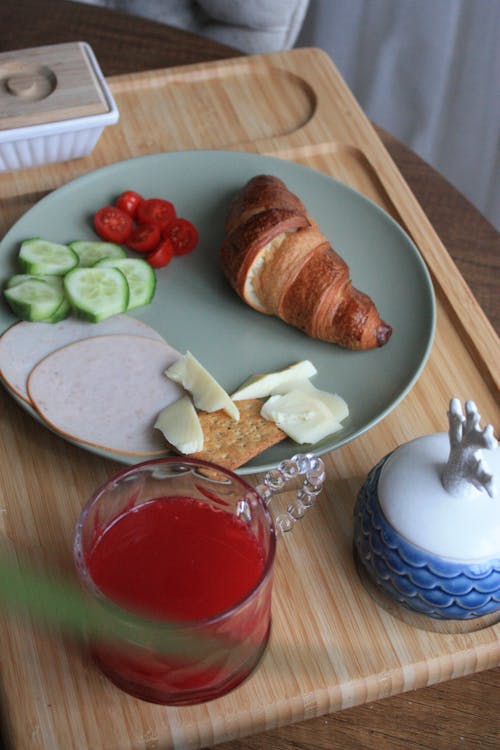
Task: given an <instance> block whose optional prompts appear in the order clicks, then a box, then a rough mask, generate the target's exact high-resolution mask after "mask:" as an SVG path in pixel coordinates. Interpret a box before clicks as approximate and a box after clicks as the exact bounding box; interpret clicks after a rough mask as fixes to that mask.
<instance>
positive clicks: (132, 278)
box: [94, 258, 156, 310]
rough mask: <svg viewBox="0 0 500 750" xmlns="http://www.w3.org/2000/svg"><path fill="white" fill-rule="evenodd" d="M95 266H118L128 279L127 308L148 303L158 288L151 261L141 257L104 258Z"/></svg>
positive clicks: (130, 308)
mask: <svg viewBox="0 0 500 750" xmlns="http://www.w3.org/2000/svg"><path fill="white" fill-rule="evenodd" d="M94 268H118V270H119V271H121V272H122V273H123V275H124V276H125V278H126V279H127V282H128V286H129V300H128V307H127V310H132V309H133V308H134V307H141V306H142V305H147V304H149V302H151V300H152V299H153V296H154V293H155V289H156V275H155V272H154V270H153V268H152V266H150V265H149V263H148V262H147V261H146V260H142V259H141V258H118V259H114V258H104V259H103V260H100V261H98V262H97V263H96V265H95V266H94Z"/></svg>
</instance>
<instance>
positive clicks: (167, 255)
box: [146, 240, 174, 268]
mask: <svg viewBox="0 0 500 750" xmlns="http://www.w3.org/2000/svg"><path fill="white" fill-rule="evenodd" d="M173 257H174V246H173V245H172V243H171V241H170V240H162V242H160V244H159V245H158V247H157V248H156V250H153V252H152V253H150V254H149V255H147V256H146V260H147V262H148V263H149V264H150V265H151V266H153V268H163V266H166V265H167V264H168V263H170V261H171V260H172V258H173Z"/></svg>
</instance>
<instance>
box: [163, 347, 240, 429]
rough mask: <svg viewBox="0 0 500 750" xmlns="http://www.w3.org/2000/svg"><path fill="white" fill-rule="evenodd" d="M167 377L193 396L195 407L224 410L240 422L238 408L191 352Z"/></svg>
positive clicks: (179, 361) (168, 370)
mask: <svg viewBox="0 0 500 750" xmlns="http://www.w3.org/2000/svg"><path fill="white" fill-rule="evenodd" d="M165 375H166V376H167V377H168V378H170V380H173V381H174V382H175V383H179V384H180V385H182V386H183V387H184V388H185V389H186V390H187V391H189V392H190V393H191V394H192V396H193V401H194V403H195V406H196V407H197V408H198V409H201V410H202V411H218V410H219V409H223V410H224V411H225V412H226V414H227V415H228V416H229V417H231V418H232V419H234V420H236V421H239V418H240V413H239V411H238V407H237V406H236V404H235V403H234V401H233V400H232V399H231V398H230V396H229V395H228V394H227V393H226V391H225V390H224V389H223V388H222V386H221V385H219V383H218V382H217V381H216V380H215V378H214V377H212V375H210V373H209V372H208V370H206V369H205V368H204V367H203V365H202V364H200V362H198V360H197V359H196V357H194V356H193V355H192V354H191V352H186V354H185V355H184V356H183V357H180V359H178V360H177V361H176V362H174V364H173V365H171V366H170V367H169V368H168V369H167V370H165Z"/></svg>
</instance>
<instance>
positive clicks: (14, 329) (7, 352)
mask: <svg viewBox="0 0 500 750" xmlns="http://www.w3.org/2000/svg"><path fill="white" fill-rule="evenodd" d="M113 333H123V334H131V335H136V336H147V337H148V338H152V339H156V340H158V341H163V338H162V337H161V336H160V334H159V333H157V332H156V331H155V330H154V328H151V327H150V326H148V325H147V324H146V323H143V322H142V321H140V320H137V318H133V317H131V316H130V315H113V316H112V317H110V318H106V319H105V320H102V321H100V322H99V323H88V322H87V321H83V320H78V318H66V320H62V321H61V322H60V323H30V322H27V321H21V322H20V323H15V324H14V325H13V326H11V327H10V328H8V329H7V330H6V331H5V333H4V334H3V336H2V337H1V338H0V376H1V377H2V379H3V380H4V381H5V383H6V385H7V386H8V387H9V388H10V390H11V391H13V392H14V393H15V394H16V395H17V396H19V398H22V399H23V400H24V401H26V402H28V403H29V397H28V393H27V390H26V381H27V380H28V376H29V374H30V372H31V370H32V369H33V367H34V366H35V365H36V364H37V363H38V362H39V361H40V360H41V359H43V358H44V357H46V356H47V355H48V354H50V353H51V352H53V351H55V350H56V349H59V348H61V347H62V346H66V345H67V344H70V343H71V342H73V341H79V340H81V339H84V338H90V337H94V336H104V335H108V334H113Z"/></svg>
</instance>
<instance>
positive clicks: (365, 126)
mask: <svg viewBox="0 0 500 750" xmlns="http://www.w3.org/2000/svg"><path fill="white" fill-rule="evenodd" d="M108 83H109V84H110V88H111V90H112V93H113V95H114V97H115V99H116V102H117V105H118V108H119V110H120V121H119V123H118V124H117V125H115V126H113V127H108V128H107V129H106V130H105V131H104V134H103V136H102V137H101V139H100V141H99V142H98V144H97V146H96V148H95V150H94V151H93V153H92V154H91V155H90V156H89V157H87V158H85V159H83V160H79V161H72V162H66V163H62V164H55V165H51V166H46V167H42V168H34V169H29V170H24V171H19V172H15V173H11V174H8V175H7V176H6V177H4V178H3V181H2V183H1V184H0V194H1V202H2V215H1V217H0V229H1V230H2V231H3V232H4V231H6V230H7V228H8V227H9V226H10V225H11V224H12V223H13V222H14V221H15V220H16V219H17V218H19V217H20V216H21V215H22V214H23V213H24V212H25V211H26V210H27V209H28V208H29V207H30V206H32V205H33V204H34V203H35V202H36V201H37V200H39V199H40V198H41V197H43V196H44V195H45V194H46V193H47V192H49V191H51V190H53V189H55V188H57V187H59V186H60V185H62V184H64V183H66V182H68V181H69V180H71V179H73V178H74V177H76V176H78V175H80V174H83V173H85V172H87V171H89V170H91V169H94V168H96V167H99V166H102V165H104V164H108V163H111V162H114V161H119V160H122V159H125V158H128V157H131V156H138V155H143V154H147V153H154V152H158V151H176V150H183V149H201V148H210V149H214V148H215V149H218V148H220V149H225V150H228V149H232V150H239V151H255V152H259V153H265V154H270V155H273V156H278V157H281V158H283V159H288V160H292V161H296V162H300V163H301V164H305V165H308V166H310V167H313V168H314V169H318V170H320V171H323V172H325V173H327V174H329V175H331V176H333V177H335V178H337V179H340V180H342V181H343V182H345V183H347V184H349V185H351V186H352V187H354V188H356V189H357V190H358V191H360V192H361V193H364V194H365V195H366V196H367V197H369V198H371V199H372V200H373V201H375V202H376V203H378V204H379V205H380V206H382V207H383V208H384V209H385V210H386V211H388V212H389V213H390V214H391V215H392V216H393V217H394V218H395V219H396V220H397V221H398V222H399V223H400V224H401V225H402V226H403V227H404V229H405V230H406V231H407V232H408V233H409V234H410V235H411V237H412V238H413V240H414V242H415V243H416V245H417V246H418V248H419V249H420V251H421V253H422V256H423V257H424V259H425V261H426V262H427V264H428V267H429V270H430V272H431V275H432V278H433V282H434V285H435V290H436V296H437V308H438V317H437V331H436V338H435V343H434V347H433V351H432V353H431V356H430V358H429V361H428V363H427V365H426V367H425V369H424V372H423V374H422V375H421V377H420V379H419V381H418V382H417V384H416V385H415V386H414V388H413V389H412V391H411V392H410V393H409V394H408V395H407V396H406V397H405V399H404V400H403V401H402V402H401V403H400V404H399V406H398V407H397V408H396V409H395V410H394V411H393V412H392V413H391V414H390V415H389V416H388V417H386V418H385V419H384V420H383V421H382V422H381V423H380V424H378V425H377V426H376V427H374V428H373V429H371V430H370V431H368V432H367V433H365V434H364V435H362V436H361V437H359V438H358V439H356V440H355V441H353V442H352V443H350V444H348V445H347V446H344V447H342V448H340V449H338V450H336V451H334V452H333V453H331V454H328V455H326V456H324V459H325V463H326V466H327V471H328V479H327V482H326V488H325V492H324V493H323V496H322V498H321V501H320V503H319V504H318V506H317V507H315V508H314V509H313V510H311V511H310V512H309V514H308V515H307V516H306V517H305V518H304V519H303V521H302V522H301V524H300V526H299V527H298V528H297V529H296V530H295V531H294V533H293V534H291V535H288V536H286V537H284V538H281V539H280V541H279V545H278V547H279V550H278V556H277V564H276V573H275V588H274V600H273V633H272V638H271V643H270V646H269V648H268V650H267V652H266V654H265V657H264V659H263V661H262V663H261V666H260V667H259V668H258V670H257V671H256V673H255V674H254V675H253V676H252V677H251V678H250V679H249V680H248V681H247V682H246V683H245V684H244V685H242V686H241V687H240V688H238V689H236V690H235V691H233V692H232V693H231V694H229V695H228V696H226V697H224V698H221V699H219V700H216V701H213V702H210V703H207V704H204V705H200V706H195V707H185V708H168V707H161V706H154V705H150V704H148V703H144V702H141V701H139V700H136V699H134V698H131V697H129V696H127V695H125V694H123V693H122V692H120V691H119V690H118V689H116V688H115V687H113V686H112V685H111V684H110V683H109V682H108V681H107V680H106V679H105V678H103V677H102V676H101V675H100V673H99V672H98V671H97V670H96V669H95V668H94V666H93V665H92V663H91V662H90V661H89V660H88V658H87V657H86V656H85V655H84V654H82V653H81V652H80V651H79V650H78V649H77V648H76V647H75V646H74V645H72V644H69V643H67V642H65V641H64V640H63V639H62V638H58V637H57V636H55V635H52V634H47V633H44V632H43V631H42V630H40V629H39V628H37V627H35V626H32V625H31V624H29V623H26V622H18V621H17V620H16V619H15V618H13V617H7V616H4V617H3V618H2V623H1V629H0V653H1V660H2V684H3V692H4V696H3V697H4V701H5V706H6V715H7V716H8V718H9V721H10V729H11V734H12V739H13V746H14V748H15V749H16V750H27V749H28V748H36V749H37V750H41V749H42V748H43V749H45V748H47V750H48V749H50V750H56V749H59V748H60V749H61V750H63V749H64V750H72V749H73V748H74V749H75V750H76V749H77V748H78V750H80V749H81V748H84V747H85V748H87V747H88V748H92V750H100V749H101V748H102V749H103V750H104V748H106V750H122V749H123V750H125V749H127V750H130V749H131V748H133V749H134V750H139V748H141V749H142V748H148V749H149V750H152V749H153V748H159V747H161V748H201V747H203V746H206V745H211V744H215V743H217V742H221V741H223V740H228V739H231V738H234V737H241V736H245V735H249V734H252V733H257V732H260V731H264V730H266V729H270V728H272V727H275V726H277V725H280V724H285V723H290V722H293V721H298V720H302V719H306V718H312V717H315V716H319V715H321V714H324V713H327V712H331V711H335V710H338V709H342V708H346V707H348V706H353V705H356V704H360V703H364V702H367V701H371V700H375V699H379V698H383V697H386V696H389V695H393V694H396V693H399V692H403V691H406V690H410V689H413V688H419V687H423V686H426V685H430V684H432V683H435V682H439V681H443V680H448V679H452V678H454V677H459V676H462V675H465V674H468V673H471V672H475V671H479V670H482V669H488V668H491V667H494V666H496V665H498V664H499V663H500V625H498V624H497V625H489V626H485V624H484V623H476V624H475V625H474V626H473V627H465V626H463V627H462V628H458V630H461V632H449V631H450V630H457V628H455V629H454V628H452V627H449V626H448V627H445V626H439V624H437V623H433V622H432V621H428V620H424V621H423V622H422V621H417V620H414V621H412V620H411V617H410V618H409V617H407V616H406V617H405V616H404V615H403V613H402V612H400V611H398V609H397V608H395V607H394V608H387V607H385V606H384V602H382V601H375V599H374V598H373V597H372V596H371V595H370V593H368V592H367V590H366V589H365V588H364V586H363V584H362V583H361V581H360V579H359V577H358V575H357V572H356V567H355V564H354V561H353V558H352V509H353V505H354V501H355V498H356V494H357V492H358V489H359V487H360V485H361V483H362V482H363V479H364V477H365V476H366V474H367V472H368V471H369V469H370V468H371V467H372V466H373V465H374V464H375V463H376V462H377V461H378V460H379V459H380V458H381V457H382V456H383V455H385V454H386V453H387V452H389V451H390V450H392V449H393V448H394V447H395V446H396V445H398V444H400V443H402V442H404V441H407V440H410V439H412V438H414V437H417V436H419V435H423V434H426V433H429V432H435V431H442V430H446V429H447V424H446V409H447V406H448V402H449V399H450V397H451V396H457V397H459V398H460V399H462V400H464V399H467V398H474V400H475V401H476V403H477V405H478V408H479V410H480V413H481V414H482V415H483V417H484V420H485V421H489V422H493V423H494V424H498V381H497V380H496V379H495V371H494V366H495V364H496V365H498V362H499V361H500V357H499V346H498V340H497V338H496V336H495V334H494V332H493V329H492V328H491V326H490V324H489V322H488V321H487V319H486V317H485V316H484V314H483V313H482V311H481V310H480V308H479V306H478V305H477V303H476V301H475V299H474V297H473V296H472V294H471V292H470V291H469V289H468V287H467V286H466V284H465V282H464V280H463V279H462V277H461V276H460V275H459V273H458V271H457V269H456V267H455V265H454V263H453V262H452V260H451V259H450V257H449V255H448V254H447V252H446V250H445V248H444V247H443V246H442V244H441V242H440V240H439V238H438V237H437V236H436V234H435V232H434V230H433V229H432V227H431V225H430V224H429V222H428V220H427V219H426V217H425V215H424V213H423V212H422V210H421V209H420V207H419V205H418V204H417V202H416V200H415V198H414V197H413V195H412V193H411V192H410V190H409V188H408V186H407V185H406V183H405V182H404V180H403V178H402V177H401V175H400V174H399V172H398V170H397V168H396V167H395V165H394V163H393V162H392V161H391V159H390V157H389V155H388V154H387V152H386V150H385V149H384V147H383V145H382V144H381V142H380V140H379V139H378V137H377V135H376V133H375V131H374V130H373V128H372V127H371V125H370V123H369V122H368V120H367V118H366V117H365V116H364V114H363V113H362V111H361V110H360V108H359V106H358V105H357V103H356V101H355V100H354V98H353V96H352V95H351V93H350V92H349V90H348V89H347V87H346V86H345V84H344V83H343V81H342V80H341V78H340V76H339V74H338V72H337V71H336V69H335V68H334V66H333V65H332V62H331V61H330V59H329V58H328V57H327V56H326V55H325V54H324V53H322V52H320V51H319V50H314V49H305V50H294V51H291V52H285V53H278V54H273V55H263V56H256V57H248V58H238V59H235V60H228V61H224V62H216V63H210V64H204V65H194V66H189V67H185V68H172V69H168V70H159V71H154V72H147V73H141V74H136V75H127V76H119V77H115V78H111V79H110V80H109V81H108ZM124 187H130V186H124ZM369 377H370V376H369V373H367V387H370V379H369ZM0 467H1V472H0V474H1V478H0V511H1V512H0V532H1V533H2V535H3V537H4V539H5V541H6V543H7V545H8V546H9V548H10V549H11V551H13V552H15V553H18V554H20V553H25V552H28V553H29V555H30V558H31V559H34V560H40V561H43V562H46V563H50V564H51V565H55V564H57V565H60V566H61V567H63V568H70V567H71V539H72V533H73V527H74V523H75V521H76V518H77V516H78V514H79V512H80V509H81V507H82V505H83V503H84V502H85V501H86V499H87V498H88V497H89V496H90V495H91V493H92V491H93V490H94V489H95V488H96V486H98V485H99V484H100V483H102V482H103V481H104V480H105V479H106V478H107V477H109V476H110V474H111V473H113V472H114V471H115V470H116V469H117V465H116V464H114V463H112V462H111V461H109V460H105V459H102V458H100V457H98V456H96V455H93V454H90V453H88V452H86V451H84V450H81V449H79V448H77V447H75V446H72V445H69V444H67V443H65V442H64V441H63V440H61V439H60V438H58V437H56V436H54V435H52V434H51V433H50V432H49V431H48V430H46V429H45V428H43V427H42V426H41V425H39V424H38V423H36V422H34V421H33V420H32V419H31V418H30V417H29V416H28V415H27V414H26V413H25V412H23V411H22V410H21V409H20V408H19V407H18V405H17V404H16V403H15V402H14V401H13V399H11V398H10V397H9V396H8V395H7V393H6V392H4V391H3V390H2V391H1V392H0ZM258 479H259V477H257V476H255V477H252V478H251V481H255V482H257V481H258ZM389 609H390V611H389ZM474 628H476V629H474Z"/></svg>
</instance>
